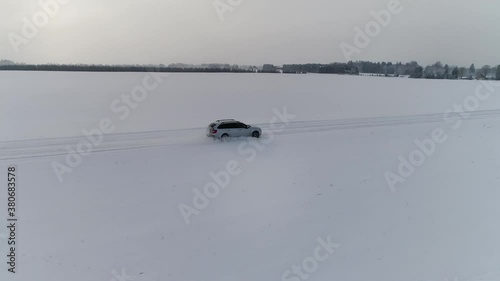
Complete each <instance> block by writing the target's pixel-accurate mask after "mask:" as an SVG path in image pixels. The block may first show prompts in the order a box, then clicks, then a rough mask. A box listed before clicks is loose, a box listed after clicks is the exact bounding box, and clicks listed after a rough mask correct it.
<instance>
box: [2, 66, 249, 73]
mask: <svg viewBox="0 0 500 281" xmlns="http://www.w3.org/2000/svg"><path fill="white" fill-rule="evenodd" d="M0 70H21V71H22V70H24V71H81V72H214V73H215V72H238V73H241V72H254V71H253V70H248V69H240V68H233V67H227V68H226V67H220V68H219V67H217V68H208V67H189V68H182V67H170V66H152V65H151V66H149V65H147V66H136V65H134V66H130V65H84V64H78V65H73V64H38V65H37V64H10V65H2V64H0Z"/></svg>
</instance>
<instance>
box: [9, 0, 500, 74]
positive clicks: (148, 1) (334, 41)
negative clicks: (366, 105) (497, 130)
mask: <svg viewBox="0 0 500 281" xmlns="http://www.w3.org/2000/svg"><path fill="white" fill-rule="evenodd" d="M47 1H55V0H42V2H47ZM61 1H62V0H61ZM65 1H68V3H67V4H64V5H62V4H61V5H60V11H58V12H56V13H54V15H52V16H50V17H49V19H48V23H47V24H46V25H45V26H41V27H39V28H38V29H39V31H38V32H37V33H36V35H35V36H34V37H33V38H24V39H23V40H24V41H23V43H18V44H20V45H19V51H18V52H15V51H14V48H13V46H12V43H11V41H12V38H10V39H9V34H11V36H12V34H17V35H18V36H20V37H19V38H22V37H23V33H22V28H23V25H24V23H23V18H27V19H28V20H29V21H30V22H33V16H34V15H36V14H37V12H39V11H43V10H42V8H41V7H40V5H39V0H0V4H1V9H0V33H1V34H2V37H1V40H0V59H2V58H5V59H10V60H14V61H18V62H19V61H21V62H26V63H103V64H122V63H124V64H128V63H139V64H149V63H152V64H160V63H163V64H169V63H175V62H184V63H209V62H223V63H231V64H233V63H235V64H251V65H261V64H263V63H273V64H283V63H307V62H320V63H328V62H333V61H339V62H342V61H345V57H344V55H343V53H342V51H341V48H340V47H339V45H340V44H341V43H342V42H345V43H347V44H351V45H353V46H355V45H354V36H355V34H356V33H355V31H354V28H355V27H359V28H362V29H364V28H365V25H366V24H367V23H368V22H370V21H372V20H373V17H372V15H370V12H371V11H379V10H382V9H387V4H388V2H390V0H310V1H305V0H242V3H241V4H240V5H239V6H236V7H234V10H232V11H227V12H226V13H224V14H223V17H224V20H221V18H220V17H219V14H218V13H217V12H216V9H215V8H214V2H213V0H65ZM220 1H222V2H223V3H228V0H220ZM229 1H233V2H235V1H236V2H237V0H229ZM401 6H402V8H403V11H402V12H401V13H400V14H397V15H396V14H395V15H393V17H392V20H391V22H390V24H389V25H388V26H387V27H383V28H382V29H381V32H380V34H379V35H378V36H376V37H374V38H373V39H372V40H371V43H370V44H369V45H368V46H367V47H365V48H363V49H360V53H359V54H354V55H353V56H352V59H353V60H372V61H382V60H383V61H410V60H416V61H418V62H419V63H421V64H430V63H433V62H435V61H437V60H440V61H442V62H443V63H449V64H458V65H466V66H468V65H470V64H471V63H475V64H476V66H479V65H484V64H490V65H497V64H500V1H498V0H480V1H471V0H414V1H410V0H401ZM38 14H40V13H38ZM41 19H42V22H43V17H42V18H41ZM19 38H17V39H18V40H19ZM17 42H19V41H17Z"/></svg>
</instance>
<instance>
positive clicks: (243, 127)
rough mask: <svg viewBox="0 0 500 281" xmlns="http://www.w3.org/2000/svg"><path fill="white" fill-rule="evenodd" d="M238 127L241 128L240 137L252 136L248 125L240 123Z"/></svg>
mask: <svg viewBox="0 0 500 281" xmlns="http://www.w3.org/2000/svg"><path fill="white" fill-rule="evenodd" d="M238 127H239V128H240V131H239V133H240V136H242V137H248V136H250V135H251V133H249V131H250V130H249V129H248V128H247V125H246V124H243V123H241V122H238Z"/></svg>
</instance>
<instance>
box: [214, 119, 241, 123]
mask: <svg viewBox="0 0 500 281" xmlns="http://www.w3.org/2000/svg"><path fill="white" fill-rule="evenodd" d="M223 122H237V121H236V120H234V119H220V120H217V121H215V122H214V123H223Z"/></svg>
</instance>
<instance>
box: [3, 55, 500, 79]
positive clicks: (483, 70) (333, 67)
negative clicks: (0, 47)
mask: <svg viewBox="0 0 500 281" xmlns="http://www.w3.org/2000/svg"><path fill="white" fill-rule="evenodd" d="M1 70H4V71H6V70H10V71H86V72H211V73H255V72H258V73H286V74H304V73H319V74H345V75H367V76H385V77H401V76H403V77H408V78H417V79H420V78H424V79H469V80H472V79H479V80H500V65H498V66H495V67H492V66H489V65H485V66H482V67H480V68H476V67H475V65H474V64H472V65H471V66H470V67H468V68H466V67H460V66H450V65H448V64H444V65H443V64H442V63H441V62H436V63H435V64H433V65H428V66H426V67H423V66H420V65H419V64H418V63H417V62H415V61H412V62H408V63H401V62H397V63H392V62H369V61H356V62H353V61H350V62H348V63H329V64H319V63H310V64H285V65H283V66H276V65H272V64H265V65H263V66H249V65H230V64H217V63H213V64H200V65H192V64H182V63H176V64H170V65H168V66H166V65H163V64H160V65H97V64H92V65H88V64H38V65H36V64H24V63H15V62H12V61H9V60H0V71H1Z"/></svg>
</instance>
